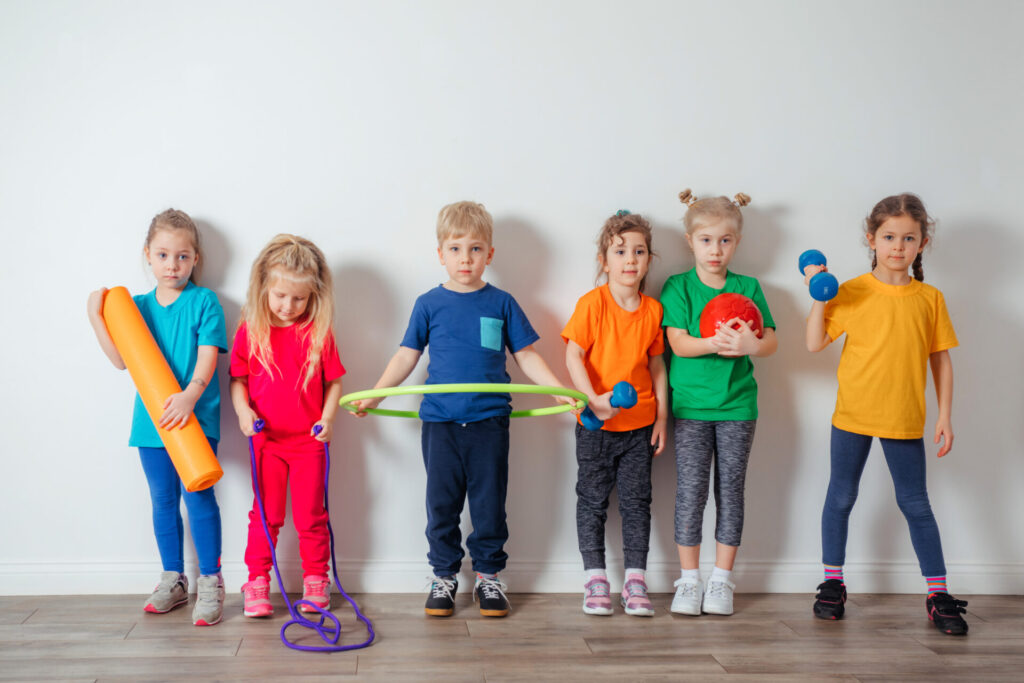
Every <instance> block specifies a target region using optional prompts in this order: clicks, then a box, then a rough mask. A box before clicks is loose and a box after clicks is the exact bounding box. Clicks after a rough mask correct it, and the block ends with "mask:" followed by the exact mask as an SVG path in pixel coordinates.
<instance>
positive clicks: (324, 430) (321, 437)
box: [309, 420, 332, 443]
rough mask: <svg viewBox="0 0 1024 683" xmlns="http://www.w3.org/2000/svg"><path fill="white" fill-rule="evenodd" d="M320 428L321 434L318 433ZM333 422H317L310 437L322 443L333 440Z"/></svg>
mask: <svg viewBox="0 0 1024 683" xmlns="http://www.w3.org/2000/svg"><path fill="white" fill-rule="evenodd" d="M318 426H319V427H320V433H319V434H317V433H316V428H317V427H318ZM331 431H332V428H331V420H317V422H316V424H314V425H313V426H312V427H311V428H310V430H309V435H310V436H311V437H313V438H314V439H316V440H317V441H319V442H320V443H327V442H328V441H330V440H331Z"/></svg>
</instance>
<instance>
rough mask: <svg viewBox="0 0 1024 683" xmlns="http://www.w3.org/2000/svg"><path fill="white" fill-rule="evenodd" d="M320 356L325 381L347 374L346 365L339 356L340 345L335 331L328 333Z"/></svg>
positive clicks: (331, 380)
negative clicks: (336, 340)
mask: <svg viewBox="0 0 1024 683" xmlns="http://www.w3.org/2000/svg"><path fill="white" fill-rule="evenodd" d="M320 358H321V359H322V362H323V368H324V381H325V382H333V381H334V380H336V379H338V378H339V377H341V376H342V375H344V374H345V366H344V365H342V364H341V359H340V358H339V357H338V345H337V342H335V340H334V332H333V331H329V332H328V333H327V339H325V340H324V349H323V351H322V352H321V355H320Z"/></svg>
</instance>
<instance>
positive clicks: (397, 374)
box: [354, 346, 423, 417]
mask: <svg viewBox="0 0 1024 683" xmlns="http://www.w3.org/2000/svg"><path fill="white" fill-rule="evenodd" d="M421 355H423V352H422V351H418V350H416V349H412V348H409V347H408V346H399V347H398V351H396V352H395V355H394V356H392V357H391V360H390V361H388V364H387V367H385V368H384V373H383V374H382V375H381V376H380V379H378V380H377V383H376V384H374V385H373V388H374V389H383V388H385V387H397V386H398V385H399V384H401V383H402V382H404V381H405V379H406V378H407V377H408V376H409V375H411V374H412V371H413V370H414V369H415V368H416V364H417V363H419V362H420V356H421ZM383 400H384V399H382V398H364V399H362V400H359V401H356V402H355V403H354V405H355V407H356V412H355V413H354V414H355V415H356V417H366V414H367V413H366V411H367V410H369V409H371V408H376V407H377V406H378V405H380V402H381V401H383Z"/></svg>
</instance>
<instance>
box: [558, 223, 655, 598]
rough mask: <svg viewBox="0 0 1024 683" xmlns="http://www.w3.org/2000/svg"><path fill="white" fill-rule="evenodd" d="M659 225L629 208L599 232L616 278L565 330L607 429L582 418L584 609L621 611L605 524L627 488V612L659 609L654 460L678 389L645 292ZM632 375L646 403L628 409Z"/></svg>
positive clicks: (582, 385) (573, 361)
mask: <svg viewBox="0 0 1024 683" xmlns="http://www.w3.org/2000/svg"><path fill="white" fill-rule="evenodd" d="M651 255H652V252H651V225H650V223H648V222H647V220H645V219H644V218H643V217H641V216H639V215H637V214H633V213H630V212H629V211H619V212H618V213H616V214H615V215H614V216H612V217H611V218H609V219H608V220H607V221H605V224H604V227H603V228H602V230H601V234H600V236H599V238H598V250H597V261H598V264H599V268H600V270H599V271H598V277H599V278H600V276H601V275H604V274H607V276H608V281H607V282H606V283H605V284H603V285H601V286H599V287H597V288H596V289H593V290H591V291H590V292H588V293H586V294H584V295H583V296H582V297H581V298H580V300H579V301H578V302H577V304H576V310H575V312H574V313H573V314H572V317H571V318H570V319H569V322H568V323H566V325H565V329H564V330H562V338H563V339H565V341H566V351H565V364H566V366H567V367H568V369H569V376H570V377H572V381H573V383H574V384H575V385H576V388H577V389H579V390H580V391H582V392H583V393H585V394H586V395H587V397H588V398H589V400H590V409H591V410H592V411H593V412H594V415H595V416H596V417H597V418H598V419H599V420H604V424H603V425H602V426H601V428H600V429H598V430H595V431H590V430H587V429H585V428H584V427H583V426H582V424H577V425H576V461H577V463H578V465H579V471H578V476H577V482H576V496H577V499H576V530H577V536H578V538H579V545H580V553H581V554H582V555H583V568H584V570H585V571H586V573H587V576H586V582H585V584H584V594H583V611H584V612H585V613H586V614H598V615H609V614H611V613H612V606H611V586H610V584H609V583H608V577H607V575H606V573H605V555H604V526H605V521H606V520H607V517H608V515H607V509H608V498H609V496H610V495H611V491H612V488H613V487H616V486H617V487H618V498H619V513H620V514H621V515H622V546H623V552H624V555H625V557H624V560H625V565H626V566H625V570H626V573H625V577H626V578H625V582H624V585H623V588H622V595H621V603H622V605H623V607H624V608H625V611H626V613H627V614H631V615H634V616H653V615H654V609H653V608H652V607H651V601H650V599H649V598H648V596H647V583H646V575H645V572H646V568H647V551H648V547H649V542H650V537H651V458H652V457H653V456H655V455H658V454H659V453H661V451H662V450H663V449H664V448H665V436H666V428H667V423H668V406H667V399H668V389H667V388H666V387H667V385H666V372H665V361H664V359H663V358H662V353H664V351H665V343H664V340H663V337H662V333H661V304H660V303H658V301H657V300H656V299H653V298H651V297H649V296H646V295H645V294H643V291H644V285H645V284H646V282H647V270H648V268H649V267H650V263H651ZM622 381H626V382H629V383H630V384H632V385H633V387H634V388H635V389H636V393H637V403H636V405H635V406H633V407H632V408H630V409H629V410H625V411H620V409H619V408H617V407H614V406H612V405H611V396H612V387H614V386H615V385H616V384H618V383H619V382H622Z"/></svg>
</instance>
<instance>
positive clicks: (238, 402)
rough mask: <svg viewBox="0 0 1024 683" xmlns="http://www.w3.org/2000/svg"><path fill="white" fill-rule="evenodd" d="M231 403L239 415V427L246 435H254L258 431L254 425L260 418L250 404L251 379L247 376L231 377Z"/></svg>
mask: <svg viewBox="0 0 1024 683" xmlns="http://www.w3.org/2000/svg"><path fill="white" fill-rule="evenodd" d="M231 405H232V407H233V408H234V409H235V414H236V415H238V428H239V429H240V430H242V433H243V434H245V435H246V436H252V435H253V434H255V433H256V431H255V430H254V429H253V428H252V425H253V423H254V422H256V420H258V419H259V418H260V416H259V415H257V414H256V411H255V410H253V409H252V408H251V407H250V406H249V380H248V379H247V378H245V377H232V378H231Z"/></svg>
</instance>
